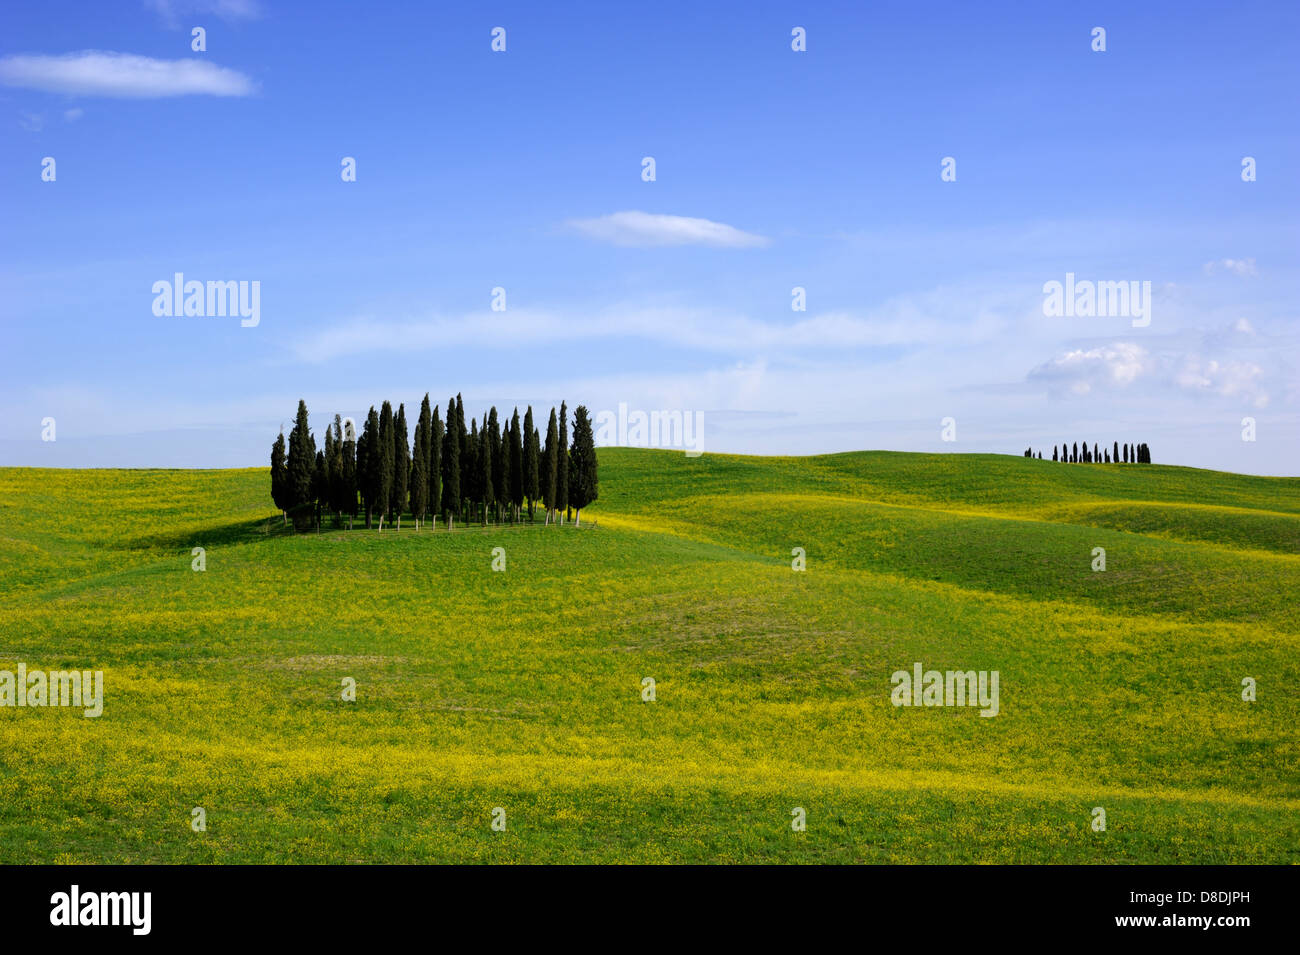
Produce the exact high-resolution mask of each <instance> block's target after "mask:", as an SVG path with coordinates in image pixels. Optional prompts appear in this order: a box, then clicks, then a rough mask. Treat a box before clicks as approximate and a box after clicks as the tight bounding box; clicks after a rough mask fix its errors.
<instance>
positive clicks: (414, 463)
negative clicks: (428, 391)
mask: <svg viewBox="0 0 1300 955" xmlns="http://www.w3.org/2000/svg"><path fill="white" fill-rule="evenodd" d="M428 410H429V405H428V402H425V406H424V408H423V409H421V412H420V417H419V420H417V421H416V423H415V450H414V451H413V452H412V454H411V481H410V487H411V519H412V520H414V521H415V529H416V530H417V531H418V530H419V529H420V522H421V521H422V520H424V512H425V508H426V507H427V506H428V499H429V475H428V474H427V473H426V469H427V468H428V467H429V451H428V447H427V444H426V442H427V441H428V438H427V437H426V436H425V435H426V434H427V430H428V415H427V412H428Z"/></svg>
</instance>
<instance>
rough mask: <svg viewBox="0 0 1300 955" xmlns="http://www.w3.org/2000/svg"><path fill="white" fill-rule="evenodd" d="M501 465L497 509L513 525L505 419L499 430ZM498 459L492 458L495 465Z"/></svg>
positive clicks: (507, 435)
mask: <svg viewBox="0 0 1300 955" xmlns="http://www.w3.org/2000/svg"><path fill="white" fill-rule="evenodd" d="M498 457H499V459H500V463H501V481H500V483H499V484H497V507H498V508H500V509H501V510H502V511H503V512H504V514H505V518H504V519H505V520H507V521H509V522H511V523H514V519H515V509H514V503H513V502H512V501H511V498H510V488H511V479H512V476H511V474H510V420H509V419H508V418H506V419H505V421H504V424H503V427H502V428H501V453H500V455H499V456H498ZM497 460H498V458H493V459H492V461H493V463H494V464H495V463H496V462H497Z"/></svg>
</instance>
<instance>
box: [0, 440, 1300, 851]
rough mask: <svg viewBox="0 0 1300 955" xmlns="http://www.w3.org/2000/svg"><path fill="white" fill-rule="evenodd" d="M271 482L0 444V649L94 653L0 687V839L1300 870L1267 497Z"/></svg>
mask: <svg viewBox="0 0 1300 955" xmlns="http://www.w3.org/2000/svg"><path fill="white" fill-rule="evenodd" d="M267 484H268V480H267V475H266V472H265V470H264V469H250V470H244V471H61V470H55V471H43V470H31V469H0V521H3V526H4V528H5V530H4V531H3V532H0V583H2V585H3V590H4V593H5V597H6V599H5V601H4V603H3V609H0V670H3V669H13V668H14V667H15V666H16V664H17V663H18V662H19V661H22V662H25V663H26V664H27V666H28V667H29V668H33V669H34V668H37V667H41V668H47V669H59V668H63V667H74V666H75V667H78V668H83V669H102V670H103V671H104V675H105V676H104V678H105V701H104V715H103V716H102V717H100V718H99V719H85V718H83V717H82V716H81V714H80V712H79V711H71V710H64V709H59V710H55V709H12V708H0V846H3V848H2V849H0V854H2V858H0V861H6V862H13V861H60V860H78V861H223V862H233V861H319V862H340V861H418V860H463V861H543V860H563V861H659V860H674V861H791V862H797V861H931V862H934V861H1011V862H1043V861H1056V862H1101V861H1140V862H1194V861H1195V862H1259V861H1272V862H1296V861H1300V850H1298V849H1297V846H1300V821H1298V820H1300V813H1298V812H1297V810H1300V745H1298V744H1297V741H1296V736H1295V732H1294V727H1295V726H1296V725H1297V722H1298V719H1300V703H1297V694H1295V693H1294V691H1293V688H1294V687H1295V686H1296V685H1297V682H1298V681H1300V657H1298V655H1297V653H1296V651H1297V643H1298V642H1300V633H1298V632H1297V630H1298V628H1300V620H1298V619H1297V615H1296V614H1295V613H1294V610H1293V608H1294V604H1295V598H1296V595H1297V593H1300V586H1298V585H1300V537H1298V534H1297V522H1300V480H1297V479H1279V478H1254V477H1247V476H1241V475H1231V474H1221V473H1217V472H1208V471H1194V470H1189V469H1182V468H1170V467H1162V466H1158V465H1154V466H1141V467H1138V466H1123V465H1119V466H1114V465H1112V466H1105V465H1063V464H1053V463H1052V462H1045V461H1037V460H1030V459H1023V458H1015V457H1003V456H995V455H912V454H895V453H887V452H864V453H857V454H845V455H833V456H825V457H817V458H745V457H732V456H717V455H706V456H704V457H701V458H698V459H688V458H685V457H684V456H683V455H680V454H673V453H670V452H654V451H640V450H631V449H604V450H602V452H601V500H600V501H599V502H598V504H597V505H595V506H594V507H592V508H590V509H588V510H587V511H584V514H583V518H584V525H585V524H587V522H588V521H592V522H595V525H596V526H592V527H585V526H584V528H582V529H579V530H575V529H574V528H573V527H571V526H566V527H563V528H555V527H551V528H543V527H541V526H535V527H523V528H489V529H487V530H484V529H482V528H477V527H470V528H466V529H464V530H463V531H462V532H458V533H455V534H450V535H449V534H447V533H446V532H445V530H441V529H440V530H437V531H434V532H429V531H428V530H427V529H426V530H424V531H421V532H419V533H416V532H414V531H412V530H410V529H409V527H406V526H404V527H403V530H402V531H401V532H400V533H396V532H393V531H390V530H386V531H385V532H383V533H382V534H379V533H376V532H373V531H372V532H364V531H353V532H351V533H346V532H327V533H323V534H319V535H316V534H309V535H300V536H294V535H292V534H287V533H285V532H284V531H283V530H282V529H281V528H280V526H279V520H278V517H276V516H275V515H274V514H273V512H272V509H271V507H270V504H269V495H268V494H267ZM196 546H201V547H204V548H205V549H206V561H207V569H206V570H205V571H204V572H202V573H198V572H195V571H193V570H191V560H192V557H191V550H192V548H193V547H196ZM498 546H500V547H504V548H505V551H506V554H507V558H508V563H507V569H506V570H505V571H504V572H501V573H498V572H493V571H492V570H491V561H492V548H494V547H498ZM1096 547H1103V548H1105V551H1106V566H1107V569H1106V570H1105V571H1104V572H1095V571H1093V570H1092V567H1091V565H1092V561H1093V549H1094V548H1096ZM794 548H802V549H803V551H804V553H805V554H806V561H807V570H806V571H804V572H802V573H797V572H794V571H793V570H792V569H791V561H792V556H791V552H792V550H793V549H794ZM916 662H920V663H922V664H923V665H924V666H925V667H926V668H927V669H930V668H933V669H939V670H947V669H961V670H969V669H974V670H990V671H992V670H996V671H998V672H999V674H1000V680H1001V683H1000V686H1001V691H1000V692H1001V699H1000V712H999V714H998V715H997V716H996V717H994V718H988V719H986V718H981V717H980V716H979V715H978V711H977V710H976V709H974V708H957V707H954V708H946V707H936V708H912V707H895V706H893V705H891V703H890V692H891V689H892V687H891V683H890V675H891V674H892V673H893V672H894V671H896V670H908V669H910V668H911V667H912V665H913V664H914V663H916ZM345 677H350V678H353V679H355V680H356V682H357V701H356V702H354V703H350V702H343V701H342V700H340V685H341V682H342V680H343V679H344V678H345ZM645 677H652V678H654V680H655V691H656V699H655V700H654V702H643V701H642V696H641V693H642V680H643V679H644V678H645ZM1245 677H1251V678H1253V679H1255V680H1256V681H1257V683H1258V688H1259V690H1258V692H1259V696H1258V700H1257V701H1256V702H1253V703H1246V702H1243V701H1242V699H1241V682H1242V679H1243V678H1245ZM196 806H202V807H204V808H205V810H206V813H207V819H208V830H207V831H206V832H203V833H195V832H193V831H192V830H191V828H190V818H191V816H190V813H191V809H192V808H193V807H196ZM496 807H502V808H504V809H505V810H506V812H507V816H508V819H509V823H508V826H507V830H506V831H505V832H494V831H492V829H491V827H490V825H489V823H490V821H491V813H492V810H493V809H494V808H496ZM796 807H799V808H803V809H804V810H806V812H807V819H808V823H807V831H806V832H794V831H792V830H791V826H790V821H791V818H792V816H791V813H792V810H794V809H795V808H796ZM1094 807H1102V808H1104V809H1105V811H1106V815H1107V829H1106V831H1105V832H1094V831H1093V830H1092V828H1091V826H1090V823H1091V821H1092V811H1093V809H1094Z"/></svg>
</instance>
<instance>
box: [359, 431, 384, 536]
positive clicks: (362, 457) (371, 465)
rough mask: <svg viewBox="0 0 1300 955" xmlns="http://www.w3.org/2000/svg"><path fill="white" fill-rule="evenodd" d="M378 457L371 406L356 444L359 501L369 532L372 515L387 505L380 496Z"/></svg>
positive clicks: (376, 432) (377, 436) (380, 476)
mask: <svg viewBox="0 0 1300 955" xmlns="http://www.w3.org/2000/svg"><path fill="white" fill-rule="evenodd" d="M379 457H380V453H379V412H377V411H375V406H374V405H371V406H370V413H369V414H368V415H366V423H365V426H364V427H363V428H362V430H361V439H360V440H359V441H358V442H357V477H358V478H359V479H360V483H361V500H362V503H363V506H364V507H365V510H366V530H370V522H371V518H372V517H373V515H374V513H375V512H376V511H377V510H382V508H383V507H384V506H386V505H387V503H388V496H387V495H386V494H383V495H382V496H381V494H382V488H383V478H382V475H381V473H380V471H381V468H380V466H379ZM381 502H382V503H381Z"/></svg>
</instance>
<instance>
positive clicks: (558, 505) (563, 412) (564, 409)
mask: <svg viewBox="0 0 1300 955" xmlns="http://www.w3.org/2000/svg"><path fill="white" fill-rule="evenodd" d="M555 510H556V511H558V512H559V515H560V523H561V524H563V523H564V522H565V520H566V519H567V518H568V516H569V406H568V405H567V404H565V403H564V402H563V401H561V402H560V450H559V454H558V455H557V460H556V462H555Z"/></svg>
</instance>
